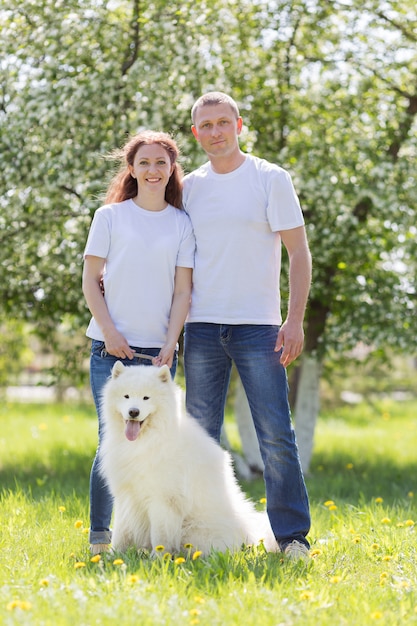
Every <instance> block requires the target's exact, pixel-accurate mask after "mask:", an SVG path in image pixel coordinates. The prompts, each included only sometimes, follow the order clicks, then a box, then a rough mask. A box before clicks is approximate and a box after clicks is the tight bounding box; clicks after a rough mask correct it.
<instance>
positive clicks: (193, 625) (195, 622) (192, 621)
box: [190, 618, 200, 626]
mask: <svg viewBox="0 0 417 626" xmlns="http://www.w3.org/2000/svg"><path fill="white" fill-rule="evenodd" d="M199 623H200V620H199V619H197V618H194V619H192V620H191V622H190V624H191V626H195V625H196V624H199Z"/></svg>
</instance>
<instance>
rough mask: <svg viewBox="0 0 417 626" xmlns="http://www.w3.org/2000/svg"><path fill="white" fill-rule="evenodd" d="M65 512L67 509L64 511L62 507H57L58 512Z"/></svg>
mask: <svg viewBox="0 0 417 626" xmlns="http://www.w3.org/2000/svg"><path fill="white" fill-rule="evenodd" d="M66 510H67V509H66V508H65V507H64V506H59V507H58V511H59V512H60V513H65V511H66Z"/></svg>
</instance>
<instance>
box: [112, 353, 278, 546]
mask: <svg viewBox="0 0 417 626" xmlns="http://www.w3.org/2000/svg"><path fill="white" fill-rule="evenodd" d="M182 404H183V403H182V400H181V392H180V389H179V387H178V386H177V385H176V384H175V383H174V382H172V380H171V375H170V371H169V369H168V367H167V366H166V365H165V366H163V367H161V368H157V367H154V366H145V365H138V366H130V367H124V366H123V364H122V363H121V362H120V361H118V362H116V364H115V365H114V367H113V371H112V377H111V378H110V379H109V381H108V382H107V384H106V386H105V389H104V395H103V414H104V420H105V431H104V437H103V443H102V447H101V471H102V473H103V475H104V477H105V478H106V480H107V482H108V485H109V487H110V490H111V492H112V494H113V496H114V525H113V538H112V545H113V547H114V549H116V550H122V551H123V550H125V549H126V548H128V547H129V546H136V547H137V548H145V549H148V550H152V554H155V553H156V548H157V546H164V549H165V550H166V551H168V552H172V553H178V552H179V551H181V549H183V548H184V545H186V544H189V545H191V546H192V547H193V549H194V550H201V551H202V553H203V554H207V553H208V552H209V551H210V550H211V549H215V550H220V551H224V550H226V549H230V550H236V549H239V548H241V546H242V544H250V545H256V544H258V543H259V542H260V541H263V542H264V545H265V548H266V549H267V550H274V551H275V550H278V545H277V543H276V541H275V538H274V536H273V533H272V530H271V527H270V524H269V520H268V517H267V515H266V513H261V512H258V511H256V509H255V507H254V505H253V503H252V502H250V501H249V500H248V499H247V498H246V497H245V496H244V494H243V492H242V491H241V490H240V488H239V486H238V483H237V481H236V478H235V475H234V472H233V469H232V465H231V459H230V455H229V454H228V453H227V452H226V451H224V450H223V449H222V448H221V447H220V446H219V445H218V444H217V443H216V442H215V441H214V439H212V438H211V437H210V436H209V435H208V434H207V433H206V431H205V430H204V429H203V428H202V427H201V426H200V425H199V424H198V423H197V421H196V420H194V419H193V418H191V417H189V416H188V415H186V414H185V411H184V410H183V408H182ZM159 549H160V550H161V548H159Z"/></svg>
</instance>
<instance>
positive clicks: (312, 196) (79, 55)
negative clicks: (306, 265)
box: [0, 0, 417, 354]
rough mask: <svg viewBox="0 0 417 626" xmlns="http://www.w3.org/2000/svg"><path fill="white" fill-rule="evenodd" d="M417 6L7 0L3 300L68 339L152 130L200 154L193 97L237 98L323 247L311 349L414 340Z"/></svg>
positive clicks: (0, 203)
mask: <svg viewBox="0 0 417 626" xmlns="http://www.w3.org/2000/svg"><path fill="white" fill-rule="evenodd" d="M416 20H417V18H416V12H415V6H414V2H413V1H412V0H405V1H404V2H402V3H398V2H397V1H396V0H388V1H387V2H386V3H385V4H384V5H383V6H381V5H380V3H378V2H376V1H374V0H365V2H357V1H356V0H355V1H354V2H350V3H339V2H332V3H329V2H326V1H324V0H308V1H307V0H295V1H294V2H291V3H288V2H286V1H284V0H274V1H273V2H270V1H268V2H267V1H266V0H265V1H264V0H259V1H258V2H256V3H253V2H247V1H245V2H236V0H227V1H226V2H225V1H224V0H222V1H220V0H204V1H202V2H198V3H196V2H192V1H191V0H183V1H182V2H171V3H166V2H165V1H162V0H156V1H155V2H152V3H140V2H138V0H117V1H116V2H110V3H104V2H101V1H96V0H83V1H82V2H81V1H80V0H70V1H69V2H63V1H58V2H57V1H55V0H54V2H52V0H42V1H40V2H39V1H36V2H35V1H34V0H30V1H28V2H25V3H22V2H20V1H18V0H11V2H9V3H8V4H7V7H6V6H2V7H0V26H1V30H2V37H1V42H0V52H1V57H2V62H1V66H0V73H1V79H2V93H1V96H0V99H1V101H0V125H1V133H0V189H1V194H0V207H1V216H0V243H1V245H0V261H1V264H2V268H3V271H4V274H5V277H6V280H3V281H2V282H1V285H0V301H1V302H2V306H3V309H4V311H5V313H6V314H7V315H8V316H9V317H12V318H16V319H19V320H25V321H29V322H31V323H33V324H34V325H35V327H36V332H37V333H38V334H39V335H40V336H41V337H43V338H44V340H45V341H47V342H48V344H49V345H52V346H53V347H56V345H57V344H56V341H57V339H56V331H57V329H58V328H59V327H60V325H61V323H62V322H64V323H65V325H70V326H72V327H73V328H78V329H80V328H84V327H85V325H86V323H87V320H88V317H89V313H88V311H87V309H86V306H85V304H84V300H83V297H82V295H81V268H82V254H83V248H84V244H85V240H86V235H87V231H88V227H89V224H90V221H91V216H92V214H93V211H94V210H95V209H96V208H97V207H98V206H99V205H100V203H101V195H102V193H103V190H104V189H105V186H106V181H107V179H108V177H109V176H110V174H111V171H110V168H109V166H108V164H107V163H106V160H105V159H104V158H103V157H104V155H106V154H107V153H109V152H110V151H111V150H112V149H113V148H114V147H116V146H119V145H121V143H123V142H124V140H125V138H126V136H127V135H129V134H131V133H134V132H136V131H137V130H138V129H139V128H142V127H151V128H161V129H164V130H167V131H170V132H172V133H173V134H174V135H175V136H176V137H177V138H178V140H179V142H180V144H181V145H182V147H183V153H184V167H185V169H186V170H190V169H192V168H193V167H195V166H196V165H198V164H200V163H201V162H202V161H203V160H204V158H205V157H204V155H203V154H202V152H201V150H200V149H199V147H198V145H197V144H196V142H195V141H194V140H193V138H192V136H191V133H190V115H189V112H190V107H191V105H192V103H193V101H194V99H195V98H196V97H197V96H199V95H200V94H201V93H202V92H203V91H206V90H208V89H213V88H215V89H222V90H224V91H230V92H231V93H232V94H233V95H234V96H235V98H236V99H237V100H238V102H239V103H240V105H241V111H242V114H243V116H244V121H245V129H244V132H243V135H242V147H243V148H244V149H246V150H248V151H250V152H253V153H255V154H258V155H260V156H263V157H265V158H268V159H270V160H272V161H275V162H277V163H279V164H281V165H283V166H284V167H287V168H289V169H290V171H291V173H292V174H293V177H294V181H295V185H296V188H297V191H298V192H299V195H300V198H301V200H302V205H303V209H304V212H305V216H306V221H307V227H308V234H309V239H310V244H311V248H312V252H313V258H314V277H313V278H314V280H313V289H312V293H311V299H310V306H309V310H308V312H307V318H306V325H307V349H308V350H317V349H319V350H321V352H322V354H324V353H326V352H327V350H329V349H332V350H341V351H342V350H345V349H346V348H348V347H351V346H353V345H355V344H356V343H357V341H358V340H362V341H363V342H365V343H368V344H374V345H375V346H376V347H377V348H379V349H382V350H387V349H388V350H390V349H391V341H390V340H391V339H392V337H393V336H395V345H396V348H399V349H403V350H404V349H410V346H412V347H413V348H415V345H416V340H415V333H414V332H413V319H414V318H415V268H416V264H415V258H416V227H415V207H416V202H417V197H416V185H415V171H414V169H415V156H416V143H417V136H416V123H415V116H416V112H417V94H416V91H415V85H416V74H417V49H416V37H415V26H416Z"/></svg>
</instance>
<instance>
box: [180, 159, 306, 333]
mask: <svg viewBox="0 0 417 626" xmlns="http://www.w3.org/2000/svg"><path fill="white" fill-rule="evenodd" d="M183 201H184V208H185V210H186V211H187V213H188V214H189V215H190V217H191V221H192V224H193V229H194V234H195V238H196V256H195V265H194V271H193V294H192V303H191V309H190V313H189V316H188V320H187V321H188V322H211V323H217V324H278V325H279V324H281V322H282V318H281V310H280V289H279V282H280V272H281V237H280V235H279V233H278V231H282V230H289V229H292V228H296V227H298V226H302V225H303V224H304V218H303V215H302V212H301V208H300V203H299V200H298V197H297V195H296V193H295V190H294V187H293V184H292V181H291V177H290V175H289V173H288V172H287V171H286V170H284V169H282V168H281V167H279V166H277V165H275V164H272V163H269V162H268V161H266V160H264V159H259V158H257V157H253V156H252V155H246V159H245V161H244V162H243V164H242V165H241V166H240V167H238V168H237V169H236V170H234V171H233V172H230V173H228V174H217V173H216V172H214V171H213V169H212V167H211V165H210V163H206V164H205V165H203V166H202V167H200V168H199V169H197V170H195V171H194V172H192V173H191V174H188V175H187V176H186V177H185V179H184V192H183Z"/></svg>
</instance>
